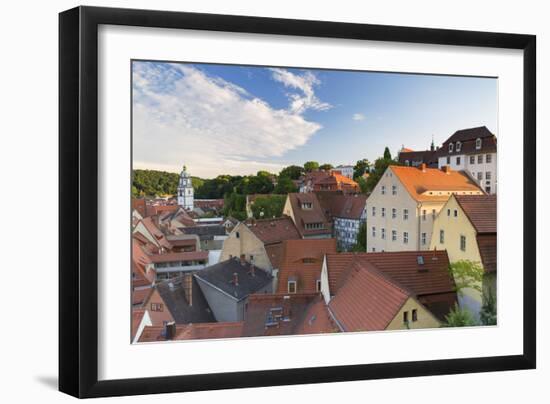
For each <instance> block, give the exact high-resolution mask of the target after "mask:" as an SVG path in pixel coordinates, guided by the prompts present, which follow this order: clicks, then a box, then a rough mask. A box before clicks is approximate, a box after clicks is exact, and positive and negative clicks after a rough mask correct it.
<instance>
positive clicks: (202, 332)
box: [139, 322, 243, 342]
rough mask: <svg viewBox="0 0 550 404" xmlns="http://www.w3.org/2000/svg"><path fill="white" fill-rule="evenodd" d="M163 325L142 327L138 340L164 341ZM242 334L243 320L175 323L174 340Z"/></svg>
mask: <svg viewBox="0 0 550 404" xmlns="http://www.w3.org/2000/svg"><path fill="white" fill-rule="evenodd" d="M163 331H164V327H163V326H148V327H145V328H144V329H143V332H142V333H141V336H140V338H139V342H156V341H166V338H165V337H164V336H163V335H162V333H163ZM242 334H243V322H232V323H195V324H181V325H180V324H178V325H176V335H175V337H174V341H181V340H190V339H212V338H234V337H241V336H242Z"/></svg>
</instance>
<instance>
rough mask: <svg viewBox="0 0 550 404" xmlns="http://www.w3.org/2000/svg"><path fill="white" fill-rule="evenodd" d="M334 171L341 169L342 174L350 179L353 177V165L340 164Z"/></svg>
mask: <svg viewBox="0 0 550 404" xmlns="http://www.w3.org/2000/svg"><path fill="white" fill-rule="evenodd" d="M334 171H339V172H340V174H342V175H343V176H344V177H348V178H349V179H353V171H354V170H353V166H345V165H339V166H338V167H336V168H335V169H334V170H333V172H334Z"/></svg>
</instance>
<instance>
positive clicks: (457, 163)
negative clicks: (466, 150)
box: [456, 157, 460, 166]
mask: <svg viewBox="0 0 550 404" xmlns="http://www.w3.org/2000/svg"><path fill="white" fill-rule="evenodd" d="M456 165H457V166H459V165H460V157H457V158H456Z"/></svg>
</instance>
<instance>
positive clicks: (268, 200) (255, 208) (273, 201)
mask: <svg viewBox="0 0 550 404" xmlns="http://www.w3.org/2000/svg"><path fill="white" fill-rule="evenodd" d="M285 201H286V195H266V196H260V197H256V200H255V201H254V203H253V204H252V207H251V210H252V214H253V216H254V217H255V218H256V219H267V218H273V217H281V215H282V214H283V208H284V206H285Z"/></svg>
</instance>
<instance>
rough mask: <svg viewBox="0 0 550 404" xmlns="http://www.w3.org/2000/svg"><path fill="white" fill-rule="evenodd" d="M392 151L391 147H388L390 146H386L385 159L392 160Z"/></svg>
mask: <svg viewBox="0 0 550 404" xmlns="http://www.w3.org/2000/svg"><path fill="white" fill-rule="evenodd" d="M391 159H392V158H391V153H390V149H389V148H388V146H386V148H385V149H384V160H391Z"/></svg>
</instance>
